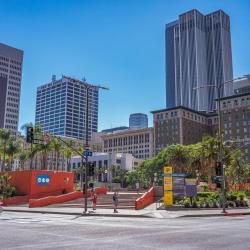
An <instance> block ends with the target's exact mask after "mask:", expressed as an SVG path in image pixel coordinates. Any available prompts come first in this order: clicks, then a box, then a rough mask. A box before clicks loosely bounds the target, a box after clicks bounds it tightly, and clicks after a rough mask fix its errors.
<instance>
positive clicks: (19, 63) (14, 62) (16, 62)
mask: <svg viewBox="0 0 250 250" xmlns="http://www.w3.org/2000/svg"><path fill="white" fill-rule="evenodd" d="M10 62H11V63H13V64H16V65H19V66H21V65H22V63H21V62H18V61H16V60H10Z"/></svg>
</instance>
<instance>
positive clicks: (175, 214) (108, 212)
mask: <svg viewBox="0 0 250 250" xmlns="http://www.w3.org/2000/svg"><path fill="white" fill-rule="evenodd" d="M83 210H84V208H79V207H78V208H71V207H70V208H66V207H60V208H52V207H38V208H28V207H22V206H9V207H3V212H4V211H6V212H7V211H8V212H26V213H48V214H65V215H78V216H80V215H82V214H83ZM118 211H119V213H113V209H97V210H96V212H93V211H92V209H88V214H86V215H84V216H108V217H132V218H133V217H135V218H159V219H160V218H161V219H164V218H165V219H171V218H180V217H213V216H241V215H250V208H241V209H227V212H228V213H226V214H223V213H222V212H221V209H212V210H208V209H204V210H203V209H202V210H185V209H183V210H178V211H170V210H156V206H155V204H152V205H150V206H148V207H147V208H145V209H142V210H132V209H120V210H119V209H118Z"/></svg>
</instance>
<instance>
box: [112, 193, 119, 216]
mask: <svg viewBox="0 0 250 250" xmlns="http://www.w3.org/2000/svg"><path fill="white" fill-rule="evenodd" d="M113 205H114V213H118V211H117V206H118V192H114V194H113Z"/></svg>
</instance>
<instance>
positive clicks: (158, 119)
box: [152, 106, 218, 153]
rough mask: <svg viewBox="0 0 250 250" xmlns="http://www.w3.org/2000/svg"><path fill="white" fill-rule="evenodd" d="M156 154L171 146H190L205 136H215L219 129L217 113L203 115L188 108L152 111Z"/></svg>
mask: <svg viewBox="0 0 250 250" xmlns="http://www.w3.org/2000/svg"><path fill="white" fill-rule="evenodd" d="M152 113H153V121H154V135H155V137H154V138H155V140H154V145H155V152H156V153H157V152H159V151H160V150H161V149H163V148H165V147H166V146H168V145H171V144H183V145H189V144H193V143H197V142H199V141H201V140H202V137H203V136H205V135H215V134H216V130H217V129H218V126H217V125H218V117H217V114H216V113H212V112H211V113H209V114H206V113H202V112H198V111H195V110H191V109H188V108H186V107H181V106H180V107H176V108H171V109H162V110H157V111H152Z"/></svg>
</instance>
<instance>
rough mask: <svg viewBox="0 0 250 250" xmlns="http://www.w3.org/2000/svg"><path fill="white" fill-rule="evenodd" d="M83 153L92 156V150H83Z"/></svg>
mask: <svg viewBox="0 0 250 250" xmlns="http://www.w3.org/2000/svg"><path fill="white" fill-rule="evenodd" d="M83 155H84V156H85V157H88V156H92V155H93V152H92V151H90V150H85V151H84V153H83Z"/></svg>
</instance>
